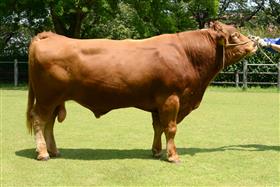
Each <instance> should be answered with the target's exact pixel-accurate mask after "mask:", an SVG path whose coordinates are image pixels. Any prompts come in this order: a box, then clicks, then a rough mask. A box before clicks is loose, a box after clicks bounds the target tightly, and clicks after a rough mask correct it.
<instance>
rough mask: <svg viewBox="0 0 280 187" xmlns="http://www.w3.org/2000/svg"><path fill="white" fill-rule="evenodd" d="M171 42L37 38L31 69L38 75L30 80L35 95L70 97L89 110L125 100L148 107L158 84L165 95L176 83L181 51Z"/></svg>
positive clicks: (119, 105)
mask: <svg viewBox="0 0 280 187" xmlns="http://www.w3.org/2000/svg"><path fill="white" fill-rule="evenodd" d="M172 42H173V41H171V39H170V38H163V39H159V38H155V41H153V39H149V40H142V41H131V40H124V41H113V40H103V39H102V40H74V39H69V38H66V37H61V36H54V37H50V38H47V39H44V40H41V41H39V42H37V43H36V44H35V45H36V47H34V50H36V51H35V54H36V56H34V58H35V61H34V62H35V63H36V65H35V66H34V67H36V69H37V70H36V73H31V76H32V74H33V75H34V77H36V79H38V80H39V81H36V80H33V85H34V89H37V90H38V91H36V90H35V92H36V93H37V96H36V97H37V100H41V101H43V100H45V101H47V102H48V103H49V102H50V101H52V100H54V102H55V100H59V101H58V102H61V101H62V100H75V101H77V102H79V103H80V104H82V105H84V106H86V107H87V108H90V109H91V110H94V109H95V110H96V109H98V110H104V111H105V110H110V109H114V108H122V107H129V106H135V107H138V108H142V109H145V110H153V109H154V108H155V107H156V106H155V105H156V103H155V100H156V99H155V97H156V96H157V94H159V93H162V90H164V93H165V94H166V95H168V94H169V92H174V91H177V90H178V89H179V88H178V87H180V85H179V84H180V79H182V76H183V75H181V71H180V66H182V64H180V63H182V62H180V60H181V56H180V53H179V52H178V48H176V47H178V46H176V45H175V44H176V43H175V44H174V42H173V43H172ZM170 44H172V45H170ZM167 53H168V55H167ZM33 71H34V70H33ZM31 79H32V77H31ZM36 84H37V85H36ZM42 84H43V85H44V86H42ZM46 93H54V94H46Z"/></svg>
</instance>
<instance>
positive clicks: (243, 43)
mask: <svg viewBox="0 0 280 187" xmlns="http://www.w3.org/2000/svg"><path fill="white" fill-rule="evenodd" d="M249 42H253V41H252V40H249V41H246V42H241V43H238V44H227V45H226V46H225V47H234V46H238V45H245V44H247V43H249Z"/></svg>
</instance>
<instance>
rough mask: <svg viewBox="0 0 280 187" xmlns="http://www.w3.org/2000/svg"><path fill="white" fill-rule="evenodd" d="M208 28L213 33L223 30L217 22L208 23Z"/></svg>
mask: <svg viewBox="0 0 280 187" xmlns="http://www.w3.org/2000/svg"><path fill="white" fill-rule="evenodd" d="M210 28H212V29H213V30H215V31H222V30H223V26H222V24H221V22H219V21H214V22H210Z"/></svg>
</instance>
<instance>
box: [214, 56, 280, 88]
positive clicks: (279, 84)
mask: <svg viewBox="0 0 280 187" xmlns="http://www.w3.org/2000/svg"><path fill="white" fill-rule="evenodd" d="M249 66H275V67H277V68H276V69H277V71H276V72H250V71H248V69H249V68H248V67H249ZM220 74H228V75H233V76H234V77H235V81H234V82H230V81H215V80H214V81H212V84H216V85H235V86H236V87H239V86H240V85H242V88H243V89H247V88H248V85H269V86H277V87H278V89H279V90H280V61H279V62H278V64H249V63H248V61H247V60H243V70H242V72H238V71H235V72H220ZM253 74H258V75H271V76H277V82H261V81H248V77H249V76H250V75H253ZM240 76H242V81H240Z"/></svg>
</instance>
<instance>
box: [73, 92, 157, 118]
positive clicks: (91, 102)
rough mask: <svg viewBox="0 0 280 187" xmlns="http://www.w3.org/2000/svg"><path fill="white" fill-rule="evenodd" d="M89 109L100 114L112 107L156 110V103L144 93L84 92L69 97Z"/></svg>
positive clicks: (96, 114)
mask: <svg viewBox="0 0 280 187" xmlns="http://www.w3.org/2000/svg"><path fill="white" fill-rule="evenodd" d="M68 100H74V101H76V102H77V103H79V104H80V105H82V106H84V107H86V108H88V109H89V110H91V111H92V112H93V113H94V115H95V116H96V117H97V118H99V117H100V116H102V115H104V114H106V113H108V112H110V111H111V110H114V109H120V108H128V107H135V108H138V109H141V110H144V111H148V112H152V111H156V104H155V102H154V100H153V99H152V97H150V96H146V95H142V96H141V95H140V96H139V95H130V94H123V95H117V94H114V92H112V93H110V94H108V93H92V94H89V93H85V94H80V95H77V96H74V97H71V98H69V99H68Z"/></svg>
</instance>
